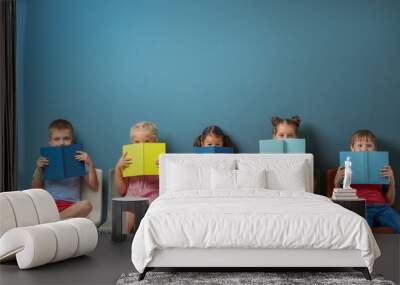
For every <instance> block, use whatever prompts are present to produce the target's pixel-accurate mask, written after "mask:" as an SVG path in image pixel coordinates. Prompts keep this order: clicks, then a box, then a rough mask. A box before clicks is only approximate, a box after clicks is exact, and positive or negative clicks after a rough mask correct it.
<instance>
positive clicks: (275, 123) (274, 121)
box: [271, 116, 283, 127]
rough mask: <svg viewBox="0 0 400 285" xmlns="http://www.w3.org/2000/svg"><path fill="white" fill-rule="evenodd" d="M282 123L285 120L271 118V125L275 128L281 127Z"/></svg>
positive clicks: (276, 117)
mask: <svg viewBox="0 0 400 285" xmlns="http://www.w3.org/2000/svg"><path fill="white" fill-rule="evenodd" d="M282 121H283V120H282V119H281V118H279V117H278V116H272V118H271V123H272V125H273V126H274V127H275V126H277V125H279V124H280V123H281V122H282Z"/></svg>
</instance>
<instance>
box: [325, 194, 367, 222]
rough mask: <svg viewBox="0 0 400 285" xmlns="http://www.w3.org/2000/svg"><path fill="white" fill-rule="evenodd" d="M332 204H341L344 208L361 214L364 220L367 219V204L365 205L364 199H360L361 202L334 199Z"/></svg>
mask: <svg viewBox="0 0 400 285" xmlns="http://www.w3.org/2000/svg"><path fill="white" fill-rule="evenodd" d="M332 202H334V203H336V204H339V205H340V206H342V207H343V208H346V209H348V210H350V211H353V212H354V213H356V214H359V215H360V216H361V217H363V218H364V219H365V217H366V204H365V200H364V199H359V200H334V199H332Z"/></svg>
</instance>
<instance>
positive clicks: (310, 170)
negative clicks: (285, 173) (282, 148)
mask: <svg viewBox="0 0 400 285" xmlns="http://www.w3.org/2000/svg"><path fill="white" fill-rule="evenodd" d="M222 160H223V161H232V163H233V164H234V165H235V168H236V169H237V167H238V164H239V165H240V162H242V161H247V162H248V161H250V162H251V161H267V162H269V163H272V164H273V163H275V162H278V163H282V162H283V163H288V164H289V163H291V162H300V163H301V162H304V165H305V167H304V169H305V173H304V177H305V180H306V185H307V186H306V191H307V192H310V193H313V189H314V187H313V181H314V160H313V155H312V154H308V153H307V154H304V153H302V154H264V153H263V154H260V153H254V154H244V153H243V154H193V153H190V154H186V153H180V154H172V153H168V154H162V155H160V159H159V163H160V195H162V194H164V193H165V192H166V191H167V190H168V189H167V185H168V184H167V180H168V175H167V168H168V163H170V162H177V163H188V164H196V165H200V164H201V165H210V166H212V165H213V163H214V164H215V163H218V162H219V161H222Z"/></svg>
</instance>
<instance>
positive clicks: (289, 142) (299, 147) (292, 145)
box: [284, 139, 306, 153]
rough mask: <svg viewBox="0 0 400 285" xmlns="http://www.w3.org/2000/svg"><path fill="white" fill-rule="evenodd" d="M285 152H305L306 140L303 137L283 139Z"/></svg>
mask: <svg viewBox="0 0 400 285" xmlns="http://www.w3.org/2000/svg"><path fill="white" fill-rule="evenodd" d="M284 141H285V147H286V149H285V153H305V152H306V140H305V139H284Z"/></svg>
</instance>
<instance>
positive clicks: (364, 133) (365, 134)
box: [350, 130, 378, 148]
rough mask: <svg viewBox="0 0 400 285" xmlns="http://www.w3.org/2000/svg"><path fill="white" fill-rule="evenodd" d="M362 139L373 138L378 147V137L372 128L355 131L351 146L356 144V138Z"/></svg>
mask: <svg viewBox="0 0 400 285" xmlns="http://www.w3.org/2000/svg"><path fill="white" fill-rule="evenodd" d="M361 139H369V140H371V141H372V142H373V144H374V145H375V148H378V146H377V144H376V137H375V135H374V133H373V132H371V131H370V130H358V131H356V132H354V133H353V135H352V136H351V142H350V147H352V146H353V145H354V143H355V142H356V140H361Z"/></svg>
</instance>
